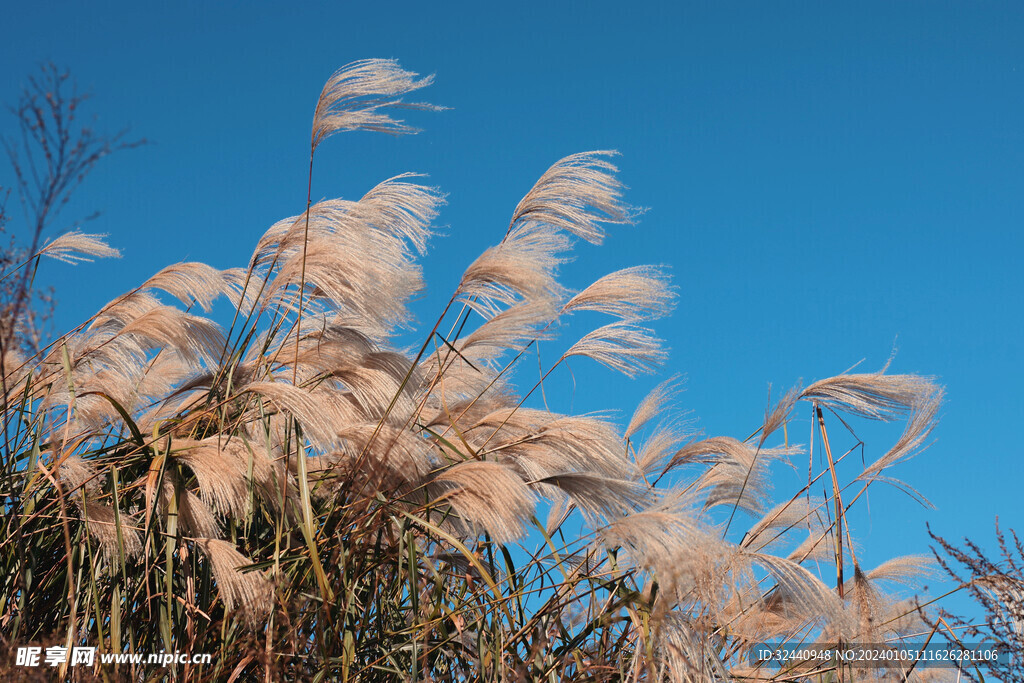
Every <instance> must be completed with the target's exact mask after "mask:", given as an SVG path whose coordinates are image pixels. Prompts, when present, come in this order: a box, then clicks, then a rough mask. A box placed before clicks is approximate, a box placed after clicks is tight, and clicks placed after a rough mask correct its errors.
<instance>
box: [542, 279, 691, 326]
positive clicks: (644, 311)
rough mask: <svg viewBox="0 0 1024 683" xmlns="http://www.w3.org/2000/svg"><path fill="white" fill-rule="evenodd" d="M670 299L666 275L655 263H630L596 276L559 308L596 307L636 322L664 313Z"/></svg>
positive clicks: (582, 308)
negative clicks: (595, 278) (627, 265)
mask: <svg viewBox="0 0 1024 683" xmlns="http://www.w3.org/2000/svg"><path fill="white" fill-rule="evenodd" d="M674 299H675V292H673V291H672V288H671V287H670V286H669V277H668V275H666V274H665V273H663V272H662V271H661V270H659V269H658V268H657V267H655V266H634V267H632V268H624V269H622V270H618V271H616V272H614V273H609V274H608V275H605V276H604V277H602V278H600V279H599V280H597V281H596V282H594V283H593V284H591V285H590V286H589V287H587V288H586V289H584V290H583V291H582V292H580V293H578V294H576V295H575V296H574V297H572V298H571V299H569V301H568V302H566V304H565V306H564V307H563V309H562V311H563V312H564V313H570V312H573V311H599V312H601V313H607V314H609V315H614V316H616V317H618V318H621V319H622V320H624V321H627V322H638V321H641V320H652V319H655V318H661V317H663V316H665V315H668V313H669V312H670V311H671V310H672V306H673V303H674V301H673V300H674Z"/></svg>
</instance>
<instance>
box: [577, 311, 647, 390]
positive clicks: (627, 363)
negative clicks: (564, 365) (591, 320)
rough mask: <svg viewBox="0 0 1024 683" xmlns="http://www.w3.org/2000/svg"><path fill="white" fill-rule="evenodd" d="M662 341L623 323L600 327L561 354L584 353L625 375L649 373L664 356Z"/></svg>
mask: <svg viewBox="0 0 1024 683" xmlns="http://www.w3.org/2000/svg"><path fill="white" fill-rule="evenodd" d="M666 355H667V354H666V352H665V350H664V349H663V348H662V347H661V340H660V339H658V338H656V337H654V336H652V335H651V331H650V330H648V329H646V328H643V327H636V326H634V325H629V324H626V323H621V322H618V323H611V324H610V325H605V326H603V327H599V328H597V329H596V330H594V331H593V332H591V333H590V334H588V335H586V336H585V337H583V338H582V339H580V340H579V341H578V342H576V343H575V344H573V345H572V346H571V347H570V348H569V350H568V351H566V352H565V353H564V354H563V355H562V357H563V358H569V357H571V356H586V357H587V358H592V359H594V360H596V361H597V362H598V363H601V364H602V365H605V366H607V367H609V368H611V369H612V370H618V371H619V372H621V373H622V374H624V375H627V376H628V377H635V376H636V374H637V373H638V372H643V373H650V372H654V370H655V369H656V368H657V367H658V366H660V365H661V364H662V362H664V360H665V356H666Z"/></svg>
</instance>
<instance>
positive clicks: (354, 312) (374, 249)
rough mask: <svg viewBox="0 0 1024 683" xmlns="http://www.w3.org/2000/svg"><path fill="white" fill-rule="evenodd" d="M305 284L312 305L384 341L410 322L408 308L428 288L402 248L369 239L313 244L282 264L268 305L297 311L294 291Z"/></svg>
mask: <svg viewBox="0 0 1024 683" xmlns="http://www.w3.org/2000/svg"><path fill="white" fill-rule="evenodd" d="M299 283H303V285H304V286H310V287H313V288H314V289H313V293H314V295H313V297H311V301H310V303H311V304H313V303H315V302H316V301H321V302H323V303H324V304H325V306H326V310H327V311H329V312H331V313H343V314H344V315H345V318H346V320H348V321H349V323H350V325H352V326H353V327H357V329H359V330H360V331H362V332H364V333H365V334H367V335H368V336H370V337H371V338H374V339H378V340H383V339H384V338H386V337H387V336H388V335H389V334H390V332H391V330H392V329H393V328H394V327H395V326H396V325H399V324H402V323H404V322H405V321H406V320H407V319H408V311H407V310H406V308H405V303H406V301H407V300H408V299H409V297H410V296H412V295H413V294H414V293H416V292H417V291H419V290H420V289H422V286H423V284H422V279H421V276H420V271H419V267H418V266H416V264H414V263H413V262H411V261H408V260H406V259H405V258H404V257H403V256H402V255H401V253H400V246H399V245H398V244H396V243H394V242H390V243H388V242H385V241H383V240H381V239H380V238H379V237H377V236H373V235H369V234H365V233H364V234H362V235H359V234H351V235H348V236H347V237H345V238H339V237H337V236H333V235H332V236H324V237H321V238H319V239H317V240H310V244H309V246H308V249H307V250H305V251H303V252H300V253H298V254H296V255H294V256H292V257H290V258H289V259H287V260H286V261H285V262H284V263H283V264H282V266H281V269H280V271H279V272H278V274H277V277H276V278H275V279H274V281H273V283H272V284H271V285H270V286H269V287H268V289H267V292H266V294H265V296H264V301H265V303H266V304H267V305H270V304H274V305H278V306H282V305H283V306H284V307H285V308H286V309H288V308H291V307H294V303H293V301H294V300H295V299H296V298H297V297H296V295H295V293H294V292H293V291H292V289H293V288H295V287H298V286H299ZM295 291H297V290H295Z"/></svg>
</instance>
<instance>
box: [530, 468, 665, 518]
mask: <svg viewBox="0 0 1024 683" xmlns="http://www.w3.org/2000/svg"><path fill="white" fill-rule="evenodd" d="M530 483H531V484H532V485H537V484H547V485H550V486H557V487H558V488H559V489H561V490H562V491H563V492H564V493H565V494H567V495H568V496H569V499H570V500H571V501H572V503H573V504H574V505H575V506H576V507H577V508H578V509H579V510H580V512H582V513H583V516H584V517H585V518H586V520H587V523H588V524H589V525H590V526H591V527H593V528H598V527H601V526H603V525H604V524H606V523H608V522H610V521H613V520H616V519H620V518H622V517H625V516H626V515H630V514H633V513H636V512H638V511H640V510H643V509H645V508H647V507H650V505H651V504H652V503H653V501H652V497H651V493H650V491H649V490H648V489H647V487H645V486H642V485H641V484H638V483H636V482H634V481H628V480H623V479H612V478H610V477H607V476H604V475H601V474H591V473H581V472H567V473H565V474H556V475H551V476H548V477H544V478H543V479H539V480H535V481H532V482H530Z"/></svg>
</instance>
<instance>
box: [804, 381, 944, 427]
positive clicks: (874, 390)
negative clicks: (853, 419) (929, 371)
mask: <svg viewBox="0 0 1024 683" xmlns="http://www.w3.org/2000/svg"><path fill="white" fill-rule="evenodd" d="M934 392H935V385H934V384H933V382H932V380H931V378H930V377H920V376H918V375H883V374H881V373H872V374H864V375H837V376H835V377H831V378H829V379H823V380H820V381H818V382H815V383H814V384H812V385H810V386H809V387H807V388H806V389H804V390H803V391H802V392H801V393H800V398H801V399H804V400H808V401H815V402H817V403H821V404H822V405H828V406H832V407H834V408H837V409H839V410H843V411H846V412H848V413H851V414H853V415H857V416H859V417H867V418H871V419H873V420H883V421H888V420H891V419H893V418H894V417H895V416H897V415H899V414H902V413H906V412H907V410H909V409H911V408H913V407H914V406H916V405H918V404H920V403H922V402H923V401H925V400H926V399H927V398H928V397H929V396H931V395H932V394H933V393H934Z"/></svg>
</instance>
